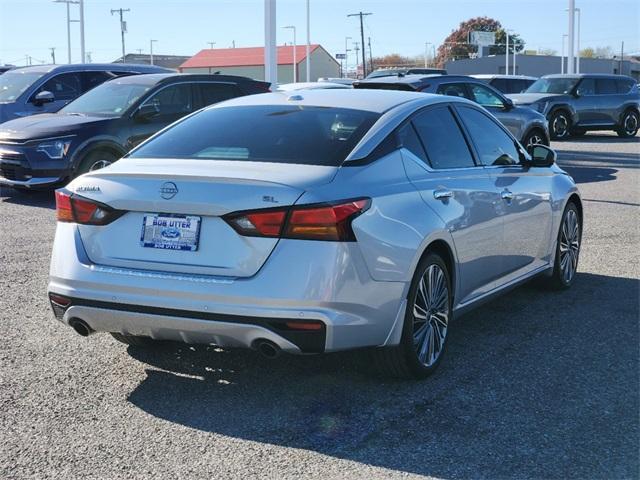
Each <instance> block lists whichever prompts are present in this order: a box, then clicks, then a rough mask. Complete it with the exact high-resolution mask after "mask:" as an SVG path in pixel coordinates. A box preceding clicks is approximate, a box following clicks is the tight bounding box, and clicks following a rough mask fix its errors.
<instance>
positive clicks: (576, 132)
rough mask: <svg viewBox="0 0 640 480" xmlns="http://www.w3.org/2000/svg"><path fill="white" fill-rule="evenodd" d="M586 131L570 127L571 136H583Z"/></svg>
mask: <svg viewBox="0 0 640 480" xmlns="http://www.w3.org/2000/svg"><path fill="white" fill-rule="evenodd" d="M586 133H587V131H586V130H585V129H584V128H572V129H571V136H572V137H583V136H584V135H585V134H586Z"/></svg>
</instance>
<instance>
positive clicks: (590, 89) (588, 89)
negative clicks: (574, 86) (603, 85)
mask: <svg viewBox="0 0 640 480" xmlns="http://www.w3.org/2000/svg"><path fill="white" fill-rule="evenodd" d="M578 93H579V94H580V95H595V94H596V82H595V80H594V79H593V78H584V79H582V81H580V84H579V85H578Z"/></svg>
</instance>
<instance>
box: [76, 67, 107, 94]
mask: <svg viewBox="0 0 640 480" xmlns="http://www.w3.org/2000/svg"><path fill="white" fill-rule="evenodd" d="M80 77H81V78H82V92H83V93H84V92H88V91H89V90H91V89H92V88H94V87H97V86H98V85H100V84H101V83H104V82H106V81H107V80H111V79H112V78H114V75H112V74H111V73H109V72H82V73H80Z"/></svg>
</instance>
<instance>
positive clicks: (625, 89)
mask: <svg viewBox="0 0 640 480" xmlns="http://www.w3.org/2000/svg"><path fill="white" fill-rule="evenodd" d="M616 86H617V87H618V93H629V92H630V91H631V89H632V88H633V80H626V79H624V80H616Z"/></svg>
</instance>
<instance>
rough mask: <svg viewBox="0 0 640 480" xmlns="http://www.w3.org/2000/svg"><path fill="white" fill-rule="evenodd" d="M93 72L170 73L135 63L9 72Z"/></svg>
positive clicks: (94, 64)
mask: <svg viewBox="0 0 640 480" xmlns="http://www.w3.org/2000/svg"><path fill="white" fill-rule="evenodd" d="M93 70H106V71H113V72H122V71H125V72H129V71H139V72H145V71H146V72H167V73H169V72H172V71H173V70H169V69H168V68H163V67H157V66H155V65H138V64H135V63H76V64H71V65H33V66H30V67H20V68H14V69H12V70H11V71H12V72H15V73H22V72H24V73H26V72H35V73H49V72H53V71H56V72H90V71H93Z"/></svg>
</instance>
